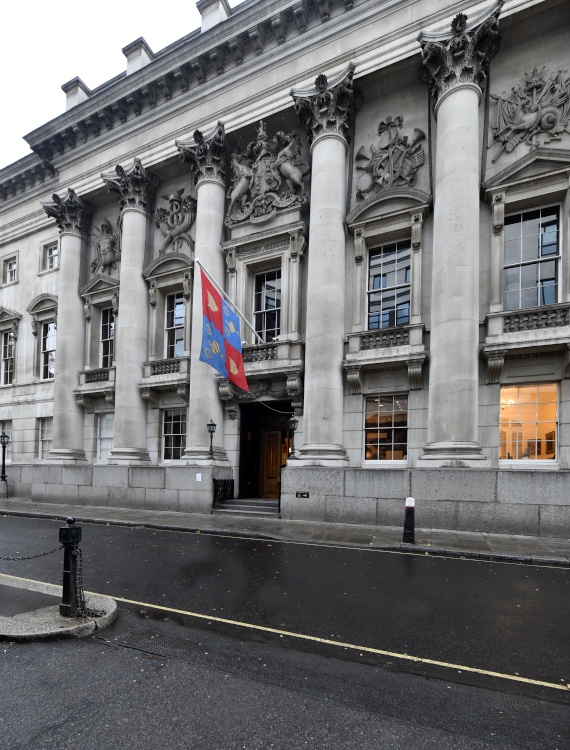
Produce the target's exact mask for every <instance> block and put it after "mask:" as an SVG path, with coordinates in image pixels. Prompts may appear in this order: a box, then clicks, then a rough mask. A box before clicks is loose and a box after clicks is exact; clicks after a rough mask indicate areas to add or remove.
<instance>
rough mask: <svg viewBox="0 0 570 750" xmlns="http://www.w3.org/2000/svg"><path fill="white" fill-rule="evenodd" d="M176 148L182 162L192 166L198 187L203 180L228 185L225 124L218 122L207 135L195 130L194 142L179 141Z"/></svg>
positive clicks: (227, 152) (227, 153)
mask: <svg viewBox="0 0 570 750" xmlns="http://www.w3.org/2000/svg"><path fill="white" fill-rule="evenodd" d="M176 147H177V149H178V151H179V153H180V158H181V159H182V161H186V162H188V163H189V164H190V169H191V170H192V172H194V174H195V178H194V181H195V183H196V185H198V184H199V183H200V182H202V181H203V180H214V181H215V182H219V183H220V184H221V185H225V184H226V171H227V165H228V156H229V151H228V148H227V146H226V132H225V128H224V123H223V122H218V123H217V125H215V126H214V128H213V129H212V130H210V131H209V132H208V133H206V135H204V134H203V133H202V132H201V131H200V130H195V131H194V135H193V136H192V140H177V141H176Z"/></svg>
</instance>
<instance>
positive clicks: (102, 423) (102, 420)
mask: <svg viewBox="0 0 570 750" xmlns="http://www.w3.org/2000/svg"><path fill="white" fill-rule="evenodd" d="M114 424H115V415H114V414H99V419H98V428H97V458H98V459H99V461H106V460H107V457H108V455H109V451H110V450H111V448H112V447H113V434H114Z"/></svg>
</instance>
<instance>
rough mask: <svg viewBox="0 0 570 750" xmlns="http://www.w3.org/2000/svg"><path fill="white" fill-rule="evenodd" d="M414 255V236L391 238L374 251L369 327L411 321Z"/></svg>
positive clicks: (371, 256) (370, 273)
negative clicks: (412, 249) (396, 239)
mask: <svg viewBox="0 0 570 750" xmlns="http://www.w3.org/2000/svg"><path fill="white" fill-rule="evenodd" d="M411 273H412V258H411V245H410V240H402V241H400V242H391V243H389V244H387V245H382V247H377V248H374V249H373V250H371V251H370V259H369V266H368V329H369V330H374V329H376V328H392V327H394V326H401V325H406V324H407V323H409V322H410V282H411Z"/></svg>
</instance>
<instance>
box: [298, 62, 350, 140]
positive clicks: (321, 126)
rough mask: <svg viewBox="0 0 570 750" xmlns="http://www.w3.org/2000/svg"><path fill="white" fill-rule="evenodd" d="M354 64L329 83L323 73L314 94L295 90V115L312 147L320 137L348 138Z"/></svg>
mask: <svg viewBox="0 0 570 750" xmlns="http://www.w3.org/2000/svg"><path fill="white" fill-rule="evenodd" d="M354 68H355V66H354V64H352V63H350V65H349V66H348V69H347V70H346V71H345V72H343V73H342V74H341V75H340V76H337V77H335V78H334V79H333V80H332V81H330V82H329V80H328V79H327V77H326V75H324V73H321V74H320V75H318V76H317V78H316V79H315V85H314V88H312V89H310V90H302V89H293V91H291V96H292V97H293V99H294V100H295V111H296V112H297V114H298V116H299V119H300V120H301V122H302V123H303V124H304V125H305V127H306V128H307V137H308V139H309V143H311V142H312V141H313V140H314V139H315V138H317V137H318V136H320V135H324V134H327V133H336V134H338V135H343V136H344V135H346V133H347V131H348V129H349V127H350V122H351V118H352V113H353V111H354V88H353V76H354Z"/></svg>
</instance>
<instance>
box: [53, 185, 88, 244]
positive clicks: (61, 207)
mask: <svg viewBox="0 0 570 750" xmlns="http://www.w3.org/2000/svg"><path fill="white" fill-rule="evenodd" d="M42 207H43V209H44V211H45V212H46V214H47V215H48V216H50V217H51V218H52V219H55V222H56V224H57V228H58V229H59V231H60V232H69V233H71V234H77V235H81V234H85V233H86V232H87V231H88V229H89V223H90V220H91V214H92V213H93V206H92V205H91V204H90V203H89V202H88V201H85V200H82V199H81V198H80V197H79V196H78V195H77V193H76V192H75V190H72V189H71V188H68V190H67V195H66V196H65V198H60V197H59V195H57V193H54V194H53V195H52V200H51V201H50V202H46V203H42Z"/></svg>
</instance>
